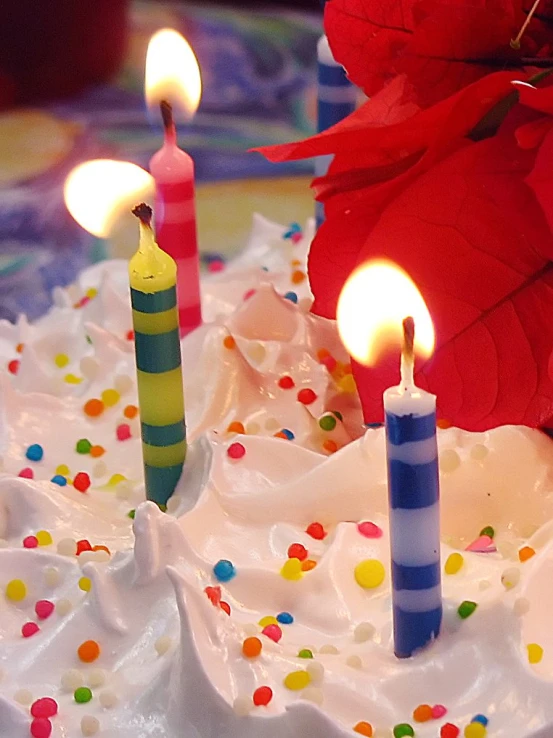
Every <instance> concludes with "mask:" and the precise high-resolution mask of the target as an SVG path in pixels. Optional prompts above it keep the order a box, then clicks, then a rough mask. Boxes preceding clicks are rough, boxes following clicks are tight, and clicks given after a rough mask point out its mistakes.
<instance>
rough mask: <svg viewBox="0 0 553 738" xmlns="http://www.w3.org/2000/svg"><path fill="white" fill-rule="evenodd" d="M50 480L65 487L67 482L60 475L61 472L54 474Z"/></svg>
mask: <svg viewBox="0 0 553 738" xmlns="http://www.w3.org/2000/svg"><path fill="white" fill-rule="evenodd" d="M50 481H51V482H53V483H54V484H57V485H58V487H65V485H66V484H67V479H66V478H65V477H62V475H61V474H54V476H53V477H52V479H50Z"/></svg>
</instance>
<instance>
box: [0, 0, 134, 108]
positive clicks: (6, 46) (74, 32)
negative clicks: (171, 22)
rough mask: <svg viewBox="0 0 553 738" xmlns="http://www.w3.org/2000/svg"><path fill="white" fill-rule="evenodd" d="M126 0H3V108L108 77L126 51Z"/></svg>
mask: <svg viewBox="0 0 553 738" xmlns="http://www.w3.org/2000/svg"><path fill="white" fill-rule="evenodd" d="M128 4H129V3H128V0H3V2H2V5H1V16H0V109H2V108H4V109H5V108H6V107H9V106H10V105H12V104H27V103H32V102H38V101H41V100H46V99H51V98H56V97H64V96H67V95H71V94H74V93H76V92H78V91H79V90H81V89H82V88H83V87H85V86H86V85H89V84H92V83H95V82H102V81H104V80H107V79H109V78H110V77H111V76H112V75H113V74H115V72H116V71H117V70H118V68H119V65H120V63H121V61H122V59H123V54H124V51H125V41H126V32H127V8H128Z"/></svg>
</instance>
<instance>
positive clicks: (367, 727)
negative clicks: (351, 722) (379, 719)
mask: <svg viewBox="0 0 553 738" xmlns="http://www.w3.org/2000/svg"><path fill="white" fill-rule="evenodd" d="M353 730H354V732H355V733H360V734H361V735H365V736H367V738H371V736H372V734H373V726H372V725H371V724H370V723H366V722H365V721H364V720H361V722H360V723H357V725H356V726H355V728H354V729H353Z"/></svg>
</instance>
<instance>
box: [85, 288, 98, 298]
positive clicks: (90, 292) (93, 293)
mask: <svg viewBox="0 0 553 738" xmlns="http://www.w3.org/2000/svg"><path fill="white" fill-rule="evenodd" d="M97 294H98V290H97V289H96V287H90V288H89V289H88V290H87V291H86V296H87V297H90V299H91V300H92V299H93V298H94V297H96V295H97Z"/></svg>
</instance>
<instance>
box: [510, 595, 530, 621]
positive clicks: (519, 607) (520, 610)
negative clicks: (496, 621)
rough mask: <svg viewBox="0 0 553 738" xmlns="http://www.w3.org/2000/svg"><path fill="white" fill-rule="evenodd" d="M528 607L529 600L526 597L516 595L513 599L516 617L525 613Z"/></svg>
mask: <svg viewBox="0 0 553 738" xmlns="http://www.w3.org/2000/svg"><path fill="white" fill-rule="evenodd" d="M529 609H530V600H527V599H526V597H517V599H516V600H515V601H514V604H513V612H514V614H515V615H517V616H518V617H521V615H526V613H527V612H528V610H529Z"/></svg>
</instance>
